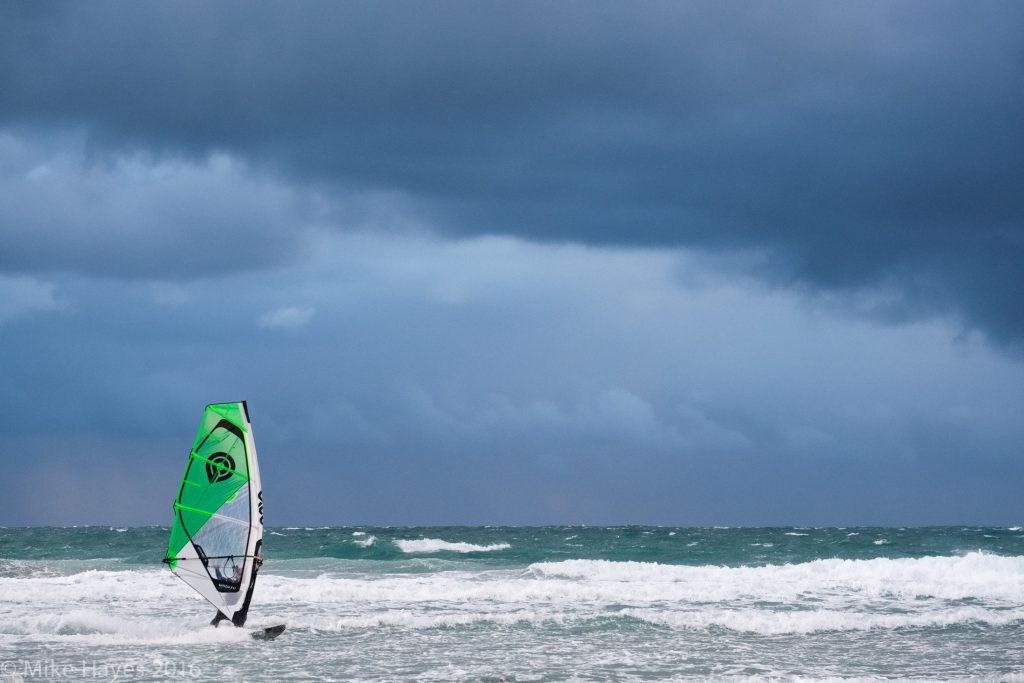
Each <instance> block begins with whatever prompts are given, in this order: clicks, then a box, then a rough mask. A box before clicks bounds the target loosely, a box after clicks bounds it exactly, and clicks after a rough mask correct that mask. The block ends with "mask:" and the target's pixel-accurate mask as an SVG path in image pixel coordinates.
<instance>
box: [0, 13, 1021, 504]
mask: <svg viewBox="0 0 1024 683" xmlns="http://www.w3.org/2000/svg"><path fill="white" fill-rule="evenodd" d="M1022 35H1024V5H1021V4H1020V3H1015V2H988V3H984V4H977V3H971V4H967V3H960V2H945V1H943V2H928V3H924V2H903V3H899V4H898V5H894V4H892V3H884V2H861V3H857V4H850V5H828V4H821V3H812V2H789V3H785V4H781V5H775V6H771V7H767V6H760V5H757V4H752V3H746V2H706V3H704V2H698V3H687V4H680V3H672V2H664V3H662V2H648V3H644V4H643V5H641V6H636V5H631V4H624V3H606V2H586V3H574V2H564V3H559V4H557V5H552V4H550V3H533V2H525V3H516V4H508V3H497V2H449V3H441V4H433V5H430V6H421V5H415V4H407V3H390V2H378V3H373V4H366V5H357V4H338V3H332V2H308V3H303V4H301V5H286V4H280V3H258V4H253V3H237V4H233V3H217V4H214V5H211V4H209V3H191V4H189V3H186V4H185V5H182V4H181V3H173V4H171V3H159V2H158V3H145V4H128V5H126V4H124V3H103V2H100V3H90V4H88V5H86V4H80V3H50V2H36V3H29V4H21V3H8V4H5V5H3V6H0V377H2V378H3V381H2V382H0V405H2V406H3V408H4V409H3V410H2V411H0V453H2V454H4V455H5V456H7V461H9V462H13V463H15V464H14V465H12V467H13V468H14V470H13V471H12V472H10V475H11V476H8V477H5V478H3V479H2V480H0V496H2V497H3V498H4V499H5V500H6V501H8V503H9V505H5V506H4V508H3V511H2V512H0V523H5V522H6V523H24V522H44V521H45V522H55V523H78V522H80V521H81V520H88V521H107V518H104V517H103V515H104V514H114V515H115V516H116V515H122V514H123V517H118V520H117V521H120V522H124V523H128V522H132V521H152V522H160V521H162V520H163V517H164V513H165V512H166V510H165V507H166V506H165V505H164V504H163V503H159V501H160V500H161V497H160V496H161V495H162V494H161V491H162V490H163V487H165V485H166V481H167V480H168V479H173V478H174V476H176V474H177V472H176V471H177V469H178V466H179V464H180V463H179V459H178V456H180V455H181V453H180V450H182V449H184V448H185V447H186V446H187V443H188V442H190V440H191V431H192V429H193V425H194V422H195V419H196V415H197V411H198V407H199V406H201V405H202V404H204V403H206V402H209V401H217V400H232V399H237V398H247V399H248V400H250V402H251V405H252V408H253V412H254V419H255V420H256V422H257V425H258V427H257V429H258V438H259V439H260V444H261V453H265V454H266V464H265V465H264V469H265V470H266V471H267V477H268V496H270V497H271V498H270V499H271V500H273V499H274V496H276V501H275V503H274V504H273V505H272V506H270V507H269V508H268V509H272V508H274V507H276V509H277V510H279V511H280V514H281V517H279V518H278V519H280V520H281V521H285V520H288V521H294V522H306V521H309V520H313V519H319V520H323V521H330V522H355V521H361V522H372V523H387V522H393V523H414V522H420V523H426V522H438V523H441V522H483V523H488V522H516V523H521V522H622V521H654V522H658V521H662V522H666V523H707V524H716V523H718V524H737V523H746V524H757V523H917V522H921V523H925V522H928V523H940V522H961V521H963V522H975V521H976V522H984V521H993V522H1003V521H1007V522H1010V521H1012V522H1019V521H1020V520H1019V517H1020V515H1021V514H1022V512H1024V510H1022V508H1021V506H1020V505H1021V504H1020V502H1019V501H1020V496H1019V489H1020V485H1021V484H1022V483H1024V470H1022V469H1021V465H1020V463H1019V462H1018V461H1019V458H1018V457H1017V456H1018V454H1019V453H1018V452H1019V447H1018V446H1019V443H1020V442H1021V436H1024V435H1022V434H1021V428H1020V427H1019V426H1018V425H1019V422H1020V420H1019V413H1020V406H1021V405H1024V401H1022V399H1024V396H1022V395H1021V387H1022V386H1024V381H1022V380H1024V377H1021V372H1022V369H1021V368H1022V366H1021V362H1020V361H1021V358H1022V356H1021V355H1020V354H1021V352H1022V349H1024V308H1022V303H1021V297H1020V296H1019V292H1020V291H1021V289H1022V285H1024V266H1022V264H1024V237H1022V235H1024V193H1022V192H1021V191H1020V188H1021V187H1022V186H1024V136H1022V135H1021V134H1020V133H1021V121H1024V87H1022V86H1024V42H1022V40H1021V36H1022ZM182 425H185V427H184V428H183V427H182ZM183 429H184V431H183ZM26 453H31V457H25V456H24V454H26ZM15 455H18V457H14V456H15ZM165 463H166V464H165ZM26 479H28V480H38V479H53V480H54V481H55V482H57V483H60V490H61V492H62V493H61V500H60V502H59V504H54V505H50V506H49V507H47V506H41V505H39V504H38V501H35V500H34V499H33V498H32V497H31V496H30V495H29V494H26V493H25V492H26V491H29V489H27V488H25V487H23V486H22V485H21V483H20V482H23V481H25V480H26ZM79 480H80V481H86V482H89V486H88V487H84V488H78V487H76V486H75V485H74V484H73V482H75V481H79ZM271 482H273V483H271ZM127 487H133V488H134V489H140V488H141V489H144V490H146V491H147V492H148V494H147V495H140V496H139V497H138V499H132V500H133V501H134V502H132V503H131V505H130V506H129V507H125V508H124V509H123V510H119V511H118V510H115V511H110V510H109V506H107V505H106V504H104V501H109V500H117V495H118V491H121V490H124V489H125V488H127ZM273 487H277V492H276V493H275V492H274V488H273ZM76 491H78V493H76ZM382 492H384V493H382ZM87 493H88V495H87ZM154 501H156V502H154ZM48 505H49V503H48ZM129 508H130V509H129ZM3 515H9V516H10V517H9V518H7V517H4V516H3Z"/></svg>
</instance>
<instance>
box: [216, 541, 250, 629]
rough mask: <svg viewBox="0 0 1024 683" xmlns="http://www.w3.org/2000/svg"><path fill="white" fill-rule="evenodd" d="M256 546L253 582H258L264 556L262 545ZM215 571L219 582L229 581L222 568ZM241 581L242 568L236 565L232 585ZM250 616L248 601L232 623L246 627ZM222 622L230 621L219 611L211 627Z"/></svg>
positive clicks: (236, 613)
mask: <svg viewBox="0 0 1024 683" xmlns="http://www.w3.org/2000/svg"><path fill="white" fill-rule="evenodd" d="M256 545H257V548H256V556H255V557H254V558H253V562H252V579H251V581H255V580H256V572H257V571H259V568H260V567H261V566H262V565H263V555H262V553H261V552H260V549H259V545H260V544H259V543H257V544H256ZM213 571H214V572H215V573H216V574H217V580H218V581H227V580H228V579H227V577H226V576H224V575H223V574H222V573H221V570H220V567H214V568H213ZM241 580H242V567H239V566H238V565H237V564H236V565H235V571H234V576H233V577H232V579H231V583H239V582H240V581H241ZM248 615H249V601H248V600H246V601H245V603H244V604H243V605H242V609H240V610H238V611H237V612H235V616H234V618H233V619H230V621H231V623H233V624H234V625H235V626H239V627H240V626H244V625H245V619H246V617H247V616H248ZM222 621H228V618H227V616H225V614H224V613H223V612H221V611H220V610H217V614H216V615H214V617H213V620H212V621H210V626H219V625H220V622H222Z"/></svg>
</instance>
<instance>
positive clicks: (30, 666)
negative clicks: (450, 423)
mask: <svg viewBox="0 0 1024 683" xmlns="http://www.w3.org/2000/svg"><path fill="white" fill-rule="evenodd" d="M166 535H167V530H166V529H163V528H159V527H148V528H123V527H118V528H113V527H111V528H108V527H83V528H71V529H0V680H12V681H14V680H19V681H20V680H32V679H40V680H41V679H59V678H74V679H82V678H97V677H102V678H104V679H109V678H116V679H117V680H169V679H171V678H181V677H183V676H185V677H191V678H194V679H197V680H224V679H228V680H274V681H278V680H304V679H309V678H318V679H326V680H365V681H389V680H407V679H417V680H428V681H569V680H587V681H591V680H608V681H630V680H698V679H707V678H715V679H735V680H844V679H848V680H877V679H922V680H1024V532H1021V530H1020V527H1000V528H974V527H970V528H962V527H953V528H949V527H944V528H928V529H874V528H846V529H838V528H832V529H791V528H786V529H723V528H714V529H687V528H675V527H673V528H667V527H602V528H588V527H544V528H521V527H493V528H492V527H435V528H368V527H366V528H364V527H359V528H338V527H334V528H311V527H306V528H287V529H285V528H273V529H270V530H269V533H268V535H267V537H266V541H267V544H266V548H265V557H266V564H265V566H264V570H263V572H262V573H261V574H260V578H259V582H258V584H257V588H256V591H255V594H254V598H253V605H252V608H251V611H250V625H251V626H253V627H256V626H261V625H270V624H273V623H278V622H287V623H288V631H287V632H286V634H285V635H284V636H282V637H281V638H280V639H278V640H277V641H274V642H272V643H257V642H255V641H252V640H250V639H249V638H248V637H247V636H246V634H245V633H244V632H242V631H240V630H237V629H228V628H221V629H213V628H209V627H207V626H206V624H207V622H208V621H209V618H210V617H211V616H212V615H213V609H212V608H211V607H210V606H209V605H208V604H207V603H205V602H204V601H203V600H202V599H201V598H198V597H197V596H195V595H194V594H193V593H192V592H191V591H190V590H189V589H188V587H187V586H185V585H184V584H182V583H181V582H180V581H179V580H177V579H176V578H175V577H174V576H173V575H171V574H170V573H169V572H167V571H166V570H165V569H163V568H162V567H161V565H160V564H159V558H160V557H161V556H162V555H161V553H162V550H163V548H162V547H161V545H162V544H166ZM879 540H884V541H885V543H878V542H877V541H879ZM67 672H70V673H72V674H74V676H66V675H65V673H67Z"/></svg>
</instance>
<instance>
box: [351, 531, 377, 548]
mask: <svg viewBox="0 0 1024 683" xmlns="http://www.w3.org/2000/svg"><path fill="white" fill-rule="evenodd" d="M356 533H359V532H356ZM352 535H353V536H355V535H356V534H352ZM361 535H362V536H365V534H361ZM352 542H353V543H355V544H356V545H358V546H361V547H363V548H369V547H370V546H371V545H373V544H374V543H376V542H377V537H376V536H366V538H354V539H353V540H352Z"/></svg>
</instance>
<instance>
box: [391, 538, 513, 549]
mask: <svg viewBox="0 0 1024 683" xmlns="http://www.w3.org/2000/svg"><path fill="white" fill-rule="evenodd" d="M395 545H397V546H398V549H399V550H401V551H402V552H403V553H439V552H451V553H486V552H493V551H495V550H505V549H506V548H510V547H511V546H510V545H509V544H508V543H493V544H491V545H474V544H473V543H452V542H450V541H442V540H441V539H438V538H421V539H417V540H409V541H402V540H398V541H395Z"/></svg>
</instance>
